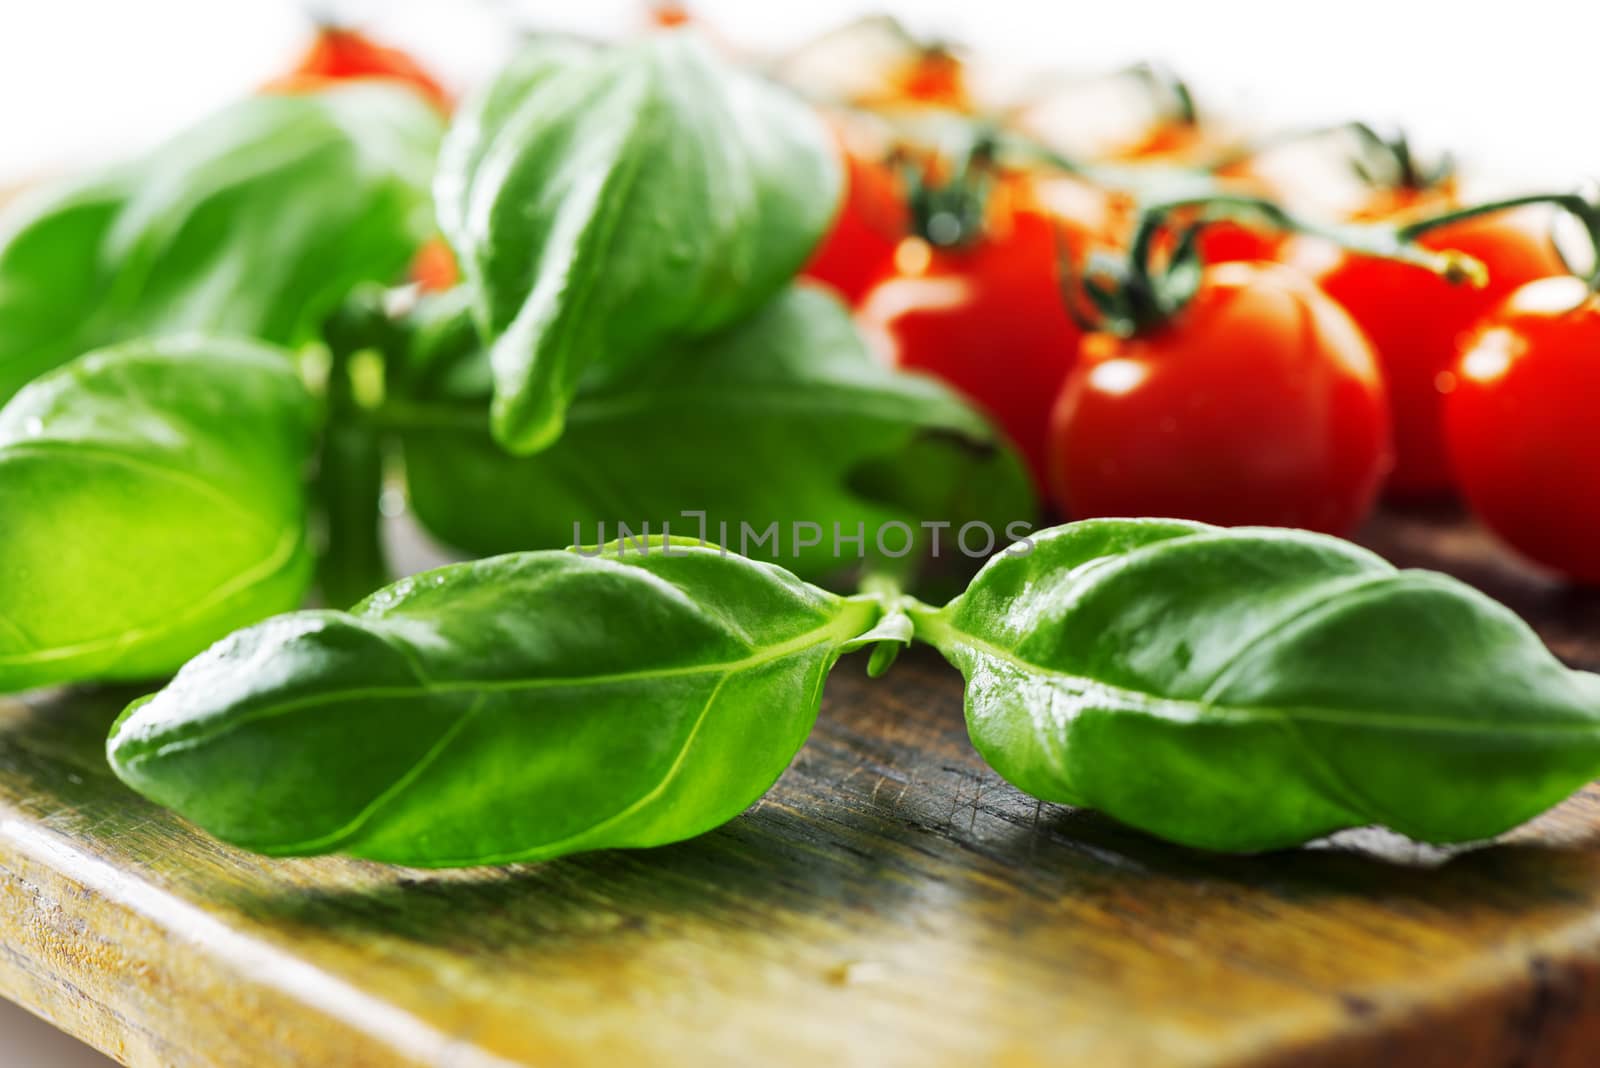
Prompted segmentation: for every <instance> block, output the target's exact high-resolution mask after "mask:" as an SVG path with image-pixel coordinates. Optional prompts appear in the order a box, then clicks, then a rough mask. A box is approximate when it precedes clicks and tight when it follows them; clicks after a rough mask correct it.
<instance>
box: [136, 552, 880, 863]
mask: <svg viewBox="0 0 1600 1068" xmlns="http://www.w3.org/2000/svg"><path fill="white" fill-rule="evenodd" d="M663 550H664V546H663V544H662V543H661V542H659V541H658V542H655V543H654V544H652V545H651V547H650V548H649V551H648V555H640V554H639V552H638V551H637V550H629V551H626V552H625V553H623V554H622V555H620V556H619V555H616V547H612V550H611V551H610V552H608V554H607V555H605V556H603V557H602V556H585V555H580V554H579V553H577V552H562V551H559V550H557V551H551V552H541V553H525V554H520V555H513V556H502V557H497V558H493V559H489V560H480V561H476V562H472V563H466V564H457V565H453V566H450V567H445V568H442V569H440V570H437V571H432V572H427V573H425V574H422V575H417V576H414V577H412V578H409V579H406V580H404V581H402V582H400V583H398V584H396V585H394V586H391V587H389V588H388V589H386V590H382V591H379V592H378V593H377V594H375V595H374V596H373V597H371V598H369V599H368V600H367V601H365V602H363V603H362V604H360V605H358V606H357V607H356V608H355V609H353V610H352V611H351V612H349V613H344V612H326V611H313V612H300V613H296V614H292V615H287V616H281V617H279V618H277V619H273V620H269V621H267V622H265V623H262V624H260V625H258V626H256V627H253V628H251V629H249V630H245V631H242V632H240V633H238V634H235V635H233V636H231V637H229V638H228V639H226V640H225V641H223V642H221V643H219V644H218V645H216V646H215V647H213V648H212V649H211V650H210V651H208V652H207V653H205V654H204V655H202V656H200V657H198V658H197V659H195V660H194V661H192V662H191V663H189V664H188V665H187V666H185V667H184V669H183V670H182V671H181V672H179V674H178V676H177V677H176V678H175V679H174V680H173V681H172V683H171V684H170V685H169V686H167V688H166V689H164V690H162V691H160V692H159V693H157V694H155V695H154V696H152V697H148V698H145V699H144V700H142V701H139V702H137V703H135V704H134V705H132V706H131V707H130V708H129V709H128V710H127V711H126V712H125V713H124V714H123V716H122V718H121V719H120V720H119V721H118V722H117V725H116V727H115V728H114V729H113V731H112V734H111V738H110V741H109V743H108V750H109V755H110V759H111V763H112V766H113V767H114V768H115V769H116V772H117V774H118V775H119V776H121V777H122V779H123V780H124V781H125V782H127V783H128V784H129V785H130V786H132V787H133V788H134V789H136V790H138V791H139V792H140V793H142V794H144V795H145V796H147V797H149V798H151V799H153V800H155V801H158V802H160V803H161V804H164V805H167V806H169V807H171V808H173V809H175V810H177V811H178V812H179V813H181V814H182V815H184V816H186V817H188V818H189V819H190V820H193V821H194V822H195V823H197V824H199V825H200V826H201V827H204V828H205V829H206V830H208V831H210V832H211V833H213V834H215V835H217V836H218V837H220V838H223V839H225V840H227V841H230V842H234V843H237V844H240V845H243V846H246V847H248V848H251V849H255V850H258V851H260V852H265V853H271V854H279V855H290V854H293V855H302V854H314V853H327V852H341V853H347V854H351V855H355V856H361V857H368V858H371V859H375V860H384V861H391V862H396V863H402V864H409V865H422V866H439V867H442V866H453V865H469V864H486V863H508V862H512V861H519V860H535V859H542V858H547V857H554V856H559V855H561V854H564V853H573V852H578V851H580V850H589V849H602V848H609V847H632V846H652V845H659V844H662V843H665V842H673V841H677V840H679V839H683V838H688V837H690V836H692V835H696V834H700V833H702V832H704V831H707V830H709V829H711V828H713V827H716V826H717V825H719V824H721V823H724V822H726V821H727V820H729V819H732V818H733V817H734V816H736V815H738V814H739V813H740V812H742V811H743V810H744V809H745V808H746V807H748V806H749V805H750V804H751V803H752V802H754V801H755V800H756V799H757V798H759V797H760V796H761V795H762V794H763V793H764V792H765V791H766V790H767V789H768V787H770V786H771V785H772V783H773V782H774V781H775V780H776V779H777V777H778V776H779V774H781V773H782V771H783V770H784V768H786V767H787V766H788V764H789V762H790V761H791V760H792V759H793V758H794V755H795V753H796V752H797V751H798V750H799V748H800V746H801V744H802V743H803V742H804V741H805V738H806V735H807V734H808V733H809V731H810V729H811V725H812V722H813V721H814V719H815V718H816V713H817V707H818V704H819V702H820V700H821V694H822V686H823V682H824V680H825V679H826V677H827V674H828V671H829V669H830V668H831V667H832V665H833V663H834V661H835V660H836V659H837V658H838V656H839V654H840V652H841V649H842V647H843V646H844V645H845V644H846V643H847V642H848V641H849V640H850V639H851V638H853V637H854V636H856V635H857V634H859V633H861V632H862V631H865V630H868V629H870V628H871V626H872V624H873V623H874V621H875V619H876V616H877V614H878V613H879V611H880V609H879V607H878V602H876V601H873V600H871V599H868V598H854V599H843V598H839V597H835V596H833V595H831V594H828V593H825V592H823V591H822V590H818V589H816V588H815V587H810V586H807V585H805V584H804V583H802V582H800V581H799V580H798V579H796V578H795V577H794V576H793V575H790V574H788V573H787V572H784V571H782V570H780V569H778V568H775V567H772V566H770V565H766V564H760V563H755V562H752V561H749V560H744V559H741V558H739V557H735V556H724V555H721V554H719V553H718V552H716V551H715V550H710V549H704V548H689V547H685V546H683V545H678V546H676V547H674V548H673V549H672V552H671V555H664V551H663ZM591 551H594V550H591Z"/></svg>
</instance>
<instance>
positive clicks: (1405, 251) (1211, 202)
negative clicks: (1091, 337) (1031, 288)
mask: <svg viewBox="0 0 1600 1068" xmlns="http://www.w3.org/2000/svg"><path fill="white" fill-rule="evenodd" d="M1542 199H1543V200H1548V199H1549V198H1548V197H1546V198H1542ZM1506 206H1515V205H1512V204H1510V203H1509V202H1508V203H1506V204H1502V205H1498V206H1492V207H1491V208H1489V209H1486V210H1501V208H1503V207H1506ZM1224 221H1228V222H1234V223H1239V224H1243V225H1247V226H1254V227H1260V228H1263V229H1268V230H1278V231H1283V232H1288V233H1302V234H1310V235H1312V236H1315V237H1319V238H1322V239H1323V240H1326V241H1330V242H1332V243H1333V244H1335V245H1338V246H1339V247H1341V248H1344V249H1346V250H1348V251H1351V252H1356V253H1360V254H1362V255H1367V256H1374V257H1377V258H1379V259H1387V260H1395V261H1398V262H1401V263H1409V264H1412V265H1414V266H1418V267H1421V268H1423V269H1424V270H1428V271H1431V272H1433V273H1435V274H1438V275H1439V276H1440V277H1442V278H1444V279H1445V280H1446V281H1448V282H1450V283H1452V284H1468V285H1473V286H1482V285H1483V284H1484V283H1485V282H1486V281H1487V274H1486V272H1485V270H1484V267H1483V264H1481V263H1479V262H1478V261H1477V260H1475V259H1473V258H1472V257H1471V256H1467V255H1465V254H1463V253H1459V252H1450V251H1443V252H1440V251H1435V250H1433V249H1428V248H1424V247H1423V246H1421V245H1419V244H1417V243H1416V240H1415V239H1416V236H1417V235H1418V234H1419V233H1421V232H1425V230H1427V229H1431V228H1432V227H1433V225H1442V224H1434V223H1433V222H1432V221H1431V220H1424V221H1421V222H1419V223H1414V224H1412V225H1411V226H1409V227H1395V226H1392V225H1386V224H1378V223H1350V224H1344V225H1340V226H1323V225H1321V224H1318V223H1314V222H1311V221H1310V220H1308V219H1304V218H1302V217H1300V216H1298V215H1295V214H1293V213H1291V212H1290V211H1288V210H1287V209H1286V208H1284V207H1283V206H1282V205H1280V204H1278V203H1276V202H1274V201H1271V200H1268V199H1266V198H1264V197H1255V196H1249V195H1245V194H1235V193H1223V194H1210V195H1203V196H1194V197H1185V198H1181V199H1174V200H1168V201H1163V202H1160V203H1156V204H1152V205H1149V206H1147V207H1145V208H1144V209H1143V210H1142V211H1141V212H1140V213H1139V219H1138V224H1137V227H1136V229H1135V231H1134V236H1133V240H1132V242H1131V243H1130V244H1129V247H1128V252H1127V255H1126V256H1125V257H1122V258H1119V257H1117V256H1114V255H1108V254H1105V253H1094V254H1091V255H1090V256H1088V257H1087V258H1086V260H1085V262H1084V266H1083V270H1082V271H1077V270H1075V266H1074V264H1073V263H1072V261H1071V256H1070V255H1069V254H1066V253H1067V252H1069V251H1070V250H1066V251H1064V253H1063V255H1062V256H1061V257H1060V270H1061V276H1062V279H1063V300H1064V301H1065V303H1066V306H1067V309H1068V311H1069V312H1070V313H1071V314H1072V316H1073V318H1074V319H1075V320H1076V321H1077V322H1078V325H1079V326H1080V327H1082V328H1083V329H1084V330H1088V331H1102V332H1107V333H1112V334H1115V335H1117V336H1119V337H1133V336H1135V335H1137V334H1144V333H1150V332H1152V331H1154V330H1157V329H1159V328H1160V327H1162V326H1164V325H1165V324H1166V323H1167V322H1169V321H1170V320H1171V319H1172V318H1173V317H1175V316H1176V315H1177V314H1178V313H1179V312H1181V311H1182V310H1183V309H1184V307H1185V306H1186V305H1187V304H1188V303H1189V301H1190V300H1191V299H1193V297H1194V295H1195V293H1196V292H1198V290H1199V287H1200V282H1201V280H1202V275H1203V271H1204V267H1205V263H1204V261H1203V258H1202V256H1201V254H1200V243H1199V238H1200V235H1201V233H1202V232H1203V231H1204V229H1205V228H1206V227H1207V226H1210V225H1212V224H1215V223H1218V222H1224ZM1413 231H1415V232H1413ZM1597 233H1600V231H1597ZM1162 235H1171V239H1170V240H1165V241H1164V240H1160V238H1161V237H1162ZM1597 247H1600V246H1597ZM1080 297H1082V298H1083V299H1079V298H1080Z"/></svg>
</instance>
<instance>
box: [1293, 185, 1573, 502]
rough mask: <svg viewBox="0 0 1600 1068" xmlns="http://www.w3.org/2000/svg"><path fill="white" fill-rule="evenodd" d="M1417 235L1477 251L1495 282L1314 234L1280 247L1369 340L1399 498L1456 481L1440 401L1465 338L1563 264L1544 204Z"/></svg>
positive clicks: (1441, 490)
mask: <svg viewBox="0 0 1600 1068" xmlns="http://www.w3.org/2000/svg"><path fill="white" fill-rule="evenodd" d="M1420 243H1421V244H1422V245H1424V246H1426V247H1428V248H1432V249H1435V250H1440V251H1443V250H1455V251H1458V252H1464V253H1466V254H1467V255H1469V256H1473V257H1475V258H1477V259H1478V260H1480V261H1482V263H1483V265H1484V267H1486V268H1487V269H1488V272H1489V284H1488V285H1487V286H1484V287H1483V288H1481V289H1474V288H1472V287H1471V286H1468V285H1452V284H1451V283H1450V282H1447V281H1445V280H1444V279H1442V278H1440V277H1439V276H1437V275H1435V274H1433V273H1431V272H1429V271H1427V270H1425V269H1423V268H1421V267H1415V266H1412V265H1410V264H1404V263H1396V262H1393V261H1391V260H1380V259H1375V258H1372V257H1370V256H1361V255H1353V254H1350V253H1347V252H1344V251H1342V250H1340V249H1336V248H1333V247H1332V246H1330V245H1328V244H1326V243H1324V242H1321V241H1318V240H1316V239H1314V238H1296V239H1294V240H1293V241H1291V242H1290V244H1289V245H1288V246H1287V247H1286V248H1285V250H1284V253H1283V259H1284V260H1285V261H1286V262H1288V263H1291V264H1293V265H1294V266H1296V267H1299V268H1300V269H1302V270H1305V271H1306V272H1308V273H1309V274H1310V275H1311V277H1313V278H1314V279H1316V280H1317V282H1318V283H1319V284H1320V285H1321V286H1322V288H1323V289H1324V290H1325V291H1326V292H1327V293H1328V294H1329V295H1331V296H1332V297H1333V298H1334V299H1335V300H1337V301H1338V302H1339V303H1340V304H1342V305H1343V306H1344V308H1345V310H1346V311H1348V312H1349V313H1350V315H1351V316H1352V317H1353V318H1354V319H1355V321H1356V323H1357V324H1358V325H1359V326H1360V327H1361V329H1362V330H1363V331H1365V332H1366V335H1367V337H1368V338H1369V339H1370V340H1371V341H1372V345H1373V349H1374V350H1375V351H1376V352H1377V354H1378V362H1379V364H1380V365H1381V366H1382V368H1383V374H1384V378H1385V380H1386V382H1387V385H1388V390H1389V403H1390V406H1391V408H1392V409H1393V412H1394V442H1395V468H1394V471H1393V472H1392V473H1391V474H1390V476H1389V481H1388V483H1387V486H1386V491H1387V492H1388V493H1390V494H1391V495H1393V496H1397V497H1427V496H1437V495H1440V494H1445V493H1448V492H1449V491H1450V490H1451V489H1452V488H1453V481H1452V479H1451V476H1450V464H1449V460H1448V458H1447V456H1446V454H1445V445H1444V436H1443V433H1442V431H1441V429H1440V418H1441V416H1440V409H1441V407H1442V402H1443V397H1444V392H1445V391H1446V390H1448V389H1449V387H1450V384H1451V381H1452V379H1451V374H1452V372H1451V366H1452V364H1453V363H1454V362H1455V357H1456V351H1457V348H1458V346H1459V342H1460V339H1461V336H1462V335H1463V334H1464V333H1465V332H1466V331H1467V330H1469V329H1470V328H1471V327H1472V326H1473V324H1474V323H1476V322H1477V320H1478V319H1479V318H1481V317H1482V316H1483V315H1484V313H1486V312H1487V311H1488V310H1489V309H1491V308H1493V307H1494V306H1495V305H1496V304H1498V303H1499V302H1500V301H1501V300H1503V299H1505V297H1506V296H1507V295H1509V294H1510V293H1511V292H1512V290H1514V289H1516V288H1517V287H1518V286H1521V285H1523V284H1525V283H1527V282H1531V281H1533V280H1535V279H1538V278H1548V277H1550V276H1552V275H1558V274H1564V273H1565V271H1566V268H1565V266H1564V265H1563V264H1562V262H1561V257H1560V256H1559V255H1558V254H1557V253H1556V249H1555V246H1554V244H1553V242H1552V241H1551V240H1550V235H1549V218H1548V216H1547V215H1546V214H1545V213H1544V212H1543V211H1541V210H1539V209H1520V210H1515V211H1506V212H1501V213H1498V214H1495V215H1484V216H1479V217H1477V218H1473V219H1467V220H1464V221H1462V222H1458V223H1452V224H1450V225H1448V226H1444V227H1441V228H1440V229H1438V230H1433V231H1430V232H1428V233H1426V234H1424V235H1423V236H1422V238H1421V239H1420Z"/></svg>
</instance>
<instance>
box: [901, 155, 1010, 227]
mask: <svg viewBox="0 0 1600 1068" xmlns="http://www.w3.org/2000/svg"><path fill="white" fill-rule="evenodd" d="M998 152H999V141H998V139H997V138H996V136H995V132H994V130H993V129H992V128H990V127H987V126H975V127H973V128H972V129H971V130H970V131H969V134H968V141H967V144H966V146H965V147H964V148H963V149H962V150H961V151H960V152H958V153H955V154H954V159H953V161H952V162H951V164H950V165H949V166H948V167H941V166H939V164H938V161H935V162H934V163H932V164H916V163H907V164H906V165H905V167H904V186H905V190H906V205H907V208H908V209H909V212H910V232H911V233H912V234H914V235H915V236H917V237H920V238H922V239H923V240H924V241H926V242H927V243H928V244H929V245H932V246H933V247H934V248H941V249H951V248H964V247H966V246H968V245H971V244H973V243H975V242H976V241H977V240H978V239H979V238H980V237H982V235H983V230H984V225H985V222H986V221H987V217H988V213H989V199H990V195H991V193H992V192H993V190H994V184H995V179H996V177H997V166H996V157H997V155H998ZM940 171H947V173H945V174H942V175H941V174H940Z"/></svg>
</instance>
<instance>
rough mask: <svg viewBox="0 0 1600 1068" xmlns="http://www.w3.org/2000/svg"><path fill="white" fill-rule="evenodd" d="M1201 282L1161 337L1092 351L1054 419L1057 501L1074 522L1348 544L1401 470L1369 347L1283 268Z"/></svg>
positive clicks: (1089, 347) (1112, 341)
mask: <svg viewBox="0 0 1600 1068" xmlns="http://www.w3.org/2000/svg"><path fill="white" fill-rule="evenodd" d="M1201 279H1202V280H1201V284H1200V288H1199V290H1198V292H1197V293H1196V294H1195V296H1194V298H1193V300H1192V301H1191V302H1190V303H1189V304H1188V306H1186V307H1185V308H1184V309H1183V310H1182V311H1180V312H1179V313H1178V315H1177V317H1176V318H1174V319H1173V320H1172V321H1171V322H1169V323H1167V324H1165V325H1164V326H1162V327H1160V328H1158V329H1157V330H1155V331H1154V332H1153V333H1150V334H1147V335H1137V336H1134V337H1131V338H1123V337H1117V336H1114V335H1112V334H1107V333H1094V334H1089V335H1088V336H1086V337H1085V338H1084V339H1083V344H1082V347H1081V352H1080V356H1079V360H1078V364H1077V366H1076V367H1074V368H1073V370H1072V373H1071V374H1070V375H1068V377H1067V380H1066V384H1065V385H1064V387H1063V388H1062V391H1061V395H1060V398H1059V400H1058V401H1057V402H1056V406H1055V410H1054V412H1053V415H1052V420H1051V428H1050V461H1051V476H1052V483H1053V488H1054V490H1055V496H1056V503H1057V504H1058V505H1060V507H1061V508H1062V510H1063V511H1065V512H1066V513H1067V514H1068V515H1069V516H1071V517H1073V518H1087V517H1091V516H1136V515H1148V516H1170V517H1177V518H1183V519H1196V520H1202V521H1205V522H1211V523H1220V524H1227V525H1238V524H1262V525H1271V526H1290V527H1304V528H1307V529H1310V530H1320V531H1326V532H1329V533H1341V532H1344V531H1348V530H1349V529H1351V528H1352V527H1354V526H1355V525H1356V524H1357V523H1359V522H1360V521H1361V519H1362V518H1363V517H1364V516H1365V515H1366V514H1367V512H1368V510H1369V509H1370V507H1371V504H1372V500H1373V497H1374V495H1375V494H1376V492H1377V489H1378V485H1379V482H1380V481H1381V480H1382V478H1383V475H1384V473H1385V472H1386V471H1387V470H1388V466H1389V462H1390V452H1389V415H1388V410H1387V407H1386V406H1385V403H1384V395H1383V383H1382V380H1381V378H1380V376H1379V373H1378V368H1377V364H1376V362H1375V361H1374V359H1373V355H1372V350H1371V347H1370V346H1369V345H1368V344H1367V342H1366V339H1365V338H1363V337H1362V336H1361V332H1360V331H1359V330H1357V329H1356V327H1355V324H1354V323H1352V322H1351V321H1350V318H1349V316H1347V315H1346V314H1345V313H1344V312H1343V311H1342V310H1341V309H1340V308H1339V306H1338V305H1336V304H1335V303H1334V302H1333V301H1332V300H1331V299H1329V298H1328V297H1327V296H1326V295H1324V294H1323V293H1322V292H1320V291H1319V290H1318V289H1317V288H1316V287H1315V286H1314V285H1313V284H1312V283H1311V282H1310V281H1309V280H1307V279H1306V278H1304V277H1303V276H1302V275H1300V274H1298V273H1296V272H1294V271H1291V270H1289V269H1287V268H1285V267H1282V266H1278V265H1273V264H1246V263H1225V264H1219V265H1216V266H1210V267H1206V268H1205V269H1204V272H1203V274H1202V276H1201Z"/></svg>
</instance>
